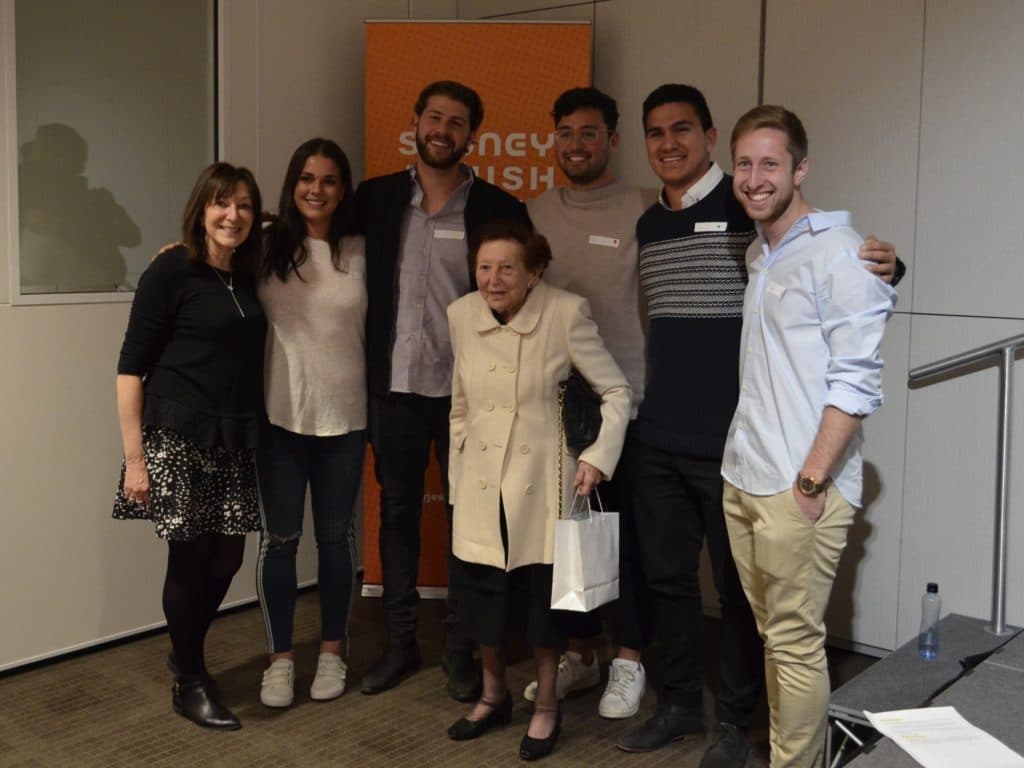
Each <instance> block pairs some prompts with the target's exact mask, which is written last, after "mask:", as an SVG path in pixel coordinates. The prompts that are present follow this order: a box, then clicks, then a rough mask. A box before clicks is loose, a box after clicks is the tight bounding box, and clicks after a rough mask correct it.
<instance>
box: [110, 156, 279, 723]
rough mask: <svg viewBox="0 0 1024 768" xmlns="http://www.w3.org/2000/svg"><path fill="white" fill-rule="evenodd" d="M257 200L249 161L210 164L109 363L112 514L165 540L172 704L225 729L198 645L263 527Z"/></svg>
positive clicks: (262, 328)
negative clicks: (139, 522)
mask: <svg viewBox="0 0 1024 768" xmlns="http://www.w3.org/2000/svg"><path fill="white" fill-rule="evenodd" d="M260 209H261V208H260V193H259V189H258V188H257V186H256V182H255V180H254V179H253V176H252V174H251V173H250V172H249V171H248V170H246V169H245V168H236V167H234V166H232V165H229V164H227V163H214V164H213V165H211V166H209V167H208V168H206V169H205V170H204V171H203V172H202V173H201V174H200V175H199V179H198V180H197V181H196V185H195V188H194V189H193V190H192V195H191V197H190V198H189V201H188V204H187V206H186V208H185V215H184V219H183V223H182V242H183V243H184V245H182V246H179V247H176V248H173V249H171V250H169V251H167V252H166V253H162V254H160V255H159V256H157V258H156V259H155V260H154V261H153V263H152V264H150V266H149V268H148V269H147V270H146V271H145V272H144V273H143V275H142V277H141V278H140V280H139V286H138V289H137V290H136V292H135V300H134V301H133V302H132V310H131V315H130V317H129V320H128V330H127V331H126V333H125V338H124V344H123V346H122V347H121V357H120V360H119V361H118V365H117V374H118V375H117V406H118V414H119V417H120V422H121V436H122V439H123V441H124V455H125V461H124V465H123V468H122V474H121V485H120V487H119V488H118V491H117V498H116V500H115V503H114V517H116V518H120V519H132V518H134V519H138V518H142V519H147V520H151V521H153V523H154V525H155V527H156V534H157V536H159V537H160V538H162V539H165V540H166V541H167V545H168V558H167V575H166V578H165V581H164V589H163V607H164V615H165V616H166V617H167V627H168V630H169V632H170V636H171V644H172V646H173V648H174V653H173V658H172V659H171V660H170V663H171V665H172V667H174V668H175V671H176V675H177V676H176V678H175V683H174V699H173V704H174V710H175V711H176V712H178V713H179V714H182V715H184V716H185V717H187V718H189V719H190V720H192V721H194V722H196V723H198V724H199V725H202V726H205V727H209V728H221V729H231V730H233V729H237V728H240V727H241V724H240V723H239V721H238V718H237V717H235V715H234V714H232V713H231V711H229V710H228V709H227V708H226V707H224V706H223V705H222V704H221V703H220V701H219V700H218V695H217V691H216V687H215V686H213V685H212V683H211V680H210V677H209V674H208V673H207V671H206V666H205V663H204V661H203V642H204V638H205V636H206V632H207V630H208V629H209V627H210V623H211V622H212V621H213V617H214V616H215V615H216V612H217V608H218V607H219V606H220V603H221V600H223V598H224V595H225V593H226V592H227V589H228V587H229V586H230V584H231V579H232V578H233V577H234V575H235V572H236V571H237V570H238V568H239V567H240V566H241V564H242V554H243V551H244V548H245V535H244V534H245V533H247V532H249V531H255V530H259V528H260V519H259V502H258V496H257V492H256V474H255V469H254V464H253V449H254V448H255V446H256V435H257V432H258V427H259V423H260V417H261V413H262V400H263V391H262V389H263V388H262V369H263V342H264V336H265V333H266V320H265V318H264V315H263V310H262V309H261V308H260V304H259V302H258V301H257V298H256V290H255V282H254V272H255V266H256V263H257V259H258V257H259V254H260V252H261V236H260V235H261V230H260V227H259V226H258V225H256V224H255V218H256V216H258V215H259V211H260Z"/></svg>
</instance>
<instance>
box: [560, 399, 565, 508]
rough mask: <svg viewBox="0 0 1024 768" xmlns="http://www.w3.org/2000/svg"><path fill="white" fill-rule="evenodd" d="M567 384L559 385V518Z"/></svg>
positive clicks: (561, 494) (562, 493)
mask: <svg viewBox="0 0 1024 768" xmlns="http://www.w3.org/2000/svg"><path fill="white" fill-rule="evenodd" d="M564 411H565V385H564V384H559V385H558V519H559V520H561V519H562V496H563V495H564V490H563V487H564V486H563V484H562V454H563V453H565V415H564Z"/></svg>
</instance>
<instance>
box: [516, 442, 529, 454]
mask: <svg viewBox="0 0 1024 768" xmlns="http://www.w3.org/2000/svg"><path fill="white" fill-rule="evenodd" d="M519 452H520V453H529V452H530V446H528V445H527V444H526V443H523V444H522V445H520V446H519Z"/></svg>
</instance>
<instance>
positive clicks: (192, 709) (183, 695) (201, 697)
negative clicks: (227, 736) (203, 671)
mask: <svg viewBox="0 0 1024 768" xmlns="http://www.w3.org/2000/svg"><path fill="white" fill-rule="evenodd" d="M173 691H174V698H173V704H174V711H175V712H177V713H178V714H179V715H181V716H182V717H187V718H188V719H189V720H191V721H192V722H193V723H195V724H196V725H201V726H202V727H203V728H213V729H215V730H220V731H237V730H238V729H239V728H241V727H242V724H241V723H240V722H239V721H238V718H237V717H235V715H234V714H233V713H232V712H231V710H229V709H228V708H227V707H225V706H224V705H223V704H221V703H220V702H219V701H217V699H216V697H214V696H213V695H212V694H211V693H210V691H209V689H208V688H207V686H206V681H205V680H203V678H202V676H201V675H179V676H178V677H177V678H176V679H175V680H174V689H173Z"/></svg>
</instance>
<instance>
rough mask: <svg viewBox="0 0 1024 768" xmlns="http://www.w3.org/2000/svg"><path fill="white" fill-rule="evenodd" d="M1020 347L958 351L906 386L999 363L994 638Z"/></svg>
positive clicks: (1019, 340) (1000, 620) (1013, 343)
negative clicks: (993, 361) (1015, 372)
mask: <svg viewBox="0 0 1024 768" xmlns="http://www.w3.org/2000/svg"><path fill="white" fill-rule="evenodd" d="M1022 347H1024V334H1021V335H1020V336H1013V337H1011V338H1008V339H1003V340H1002V341H994V342H992V343H991V344H986V345H984V346H982V347H977V348H976V349H971V350H968V351H967V352H961V353H960V354H959V355H953V356H952V357H947V358H944V359H942V360H937V361H936V362H934V363H931V364H929V365H922V366H919V367H917V368H914V369H913V370H912V371H910V376H909V378H908V380H907V384H908V385H909V386H911V387H912V386H914V385H915V384H920V383H922V382H924V381H926V380H928V379H933V378H935V377H937V376H940V375H942V374H944V373H952V372H955V371H960V370H963V369H964V368H967V367H968V366H971V365H974V364H975V363H979V362H982V361H984V360H987V359H989V358H998V360H999V423H998V432H997V435H996V536H995V564H994V568H993V571H994V572H993V576H992V625H991V626H990V627H989V629H990V631H991V632H992V633H993V634H996V635H1005V634H1009V632H1008V630H1007V629H1006V530H1007V512H1008V506H1009V499H1010V433H1011V431H1012V420H1011V407H1012V405H1013V364H1014V358H1015V357H1016V353H1017V350H1018V349H1021V348H1022Z"/></svg>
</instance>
